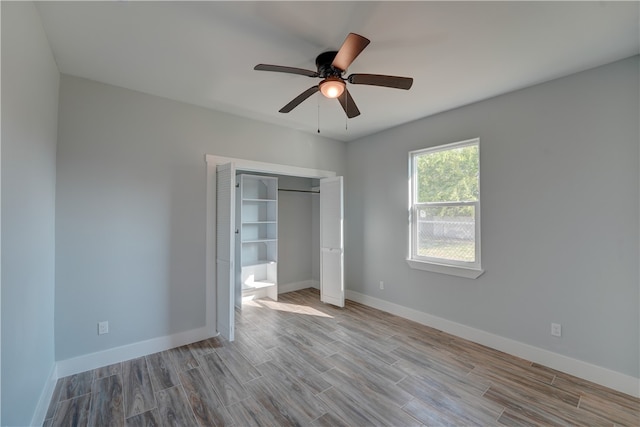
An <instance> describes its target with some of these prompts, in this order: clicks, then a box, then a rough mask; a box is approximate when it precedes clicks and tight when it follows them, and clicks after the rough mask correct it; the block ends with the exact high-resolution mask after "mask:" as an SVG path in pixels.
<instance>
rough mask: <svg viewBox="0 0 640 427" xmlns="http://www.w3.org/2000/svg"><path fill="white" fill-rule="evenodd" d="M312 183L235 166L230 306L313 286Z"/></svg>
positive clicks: (316, 272)
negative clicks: (246, 170) (233, 252)
mask: <svg viewBox="0 0 640 427" xmlns="http://www.w3.org/2000/svg"><path fill="white" fill-rule="evenodd" d="M318 186H319V180H318V179H311V178H301V177H291V176H282V175H266V174H259V175H258V174H254V173H246V172H245V171H236V212H235V217H236V219H235V224H236V230H235V233H236V242H235V252H236V255H235V265H236V274H235V287H234V290H235V297H234V299H235V302H234V304H235V306H236V307H239V308H242V301H247V300H252V299H257V298H263V297H268V298H271V299H272V300H274V301H277V299H278V294H281V293H285V292H291V291H294V290H298V289H304V288H308V287H316V288H319V286H320V241H319V239H320V223H319V214H320V213H319V208H320V202H319V194H320V191H319V188H318Z"/></svg>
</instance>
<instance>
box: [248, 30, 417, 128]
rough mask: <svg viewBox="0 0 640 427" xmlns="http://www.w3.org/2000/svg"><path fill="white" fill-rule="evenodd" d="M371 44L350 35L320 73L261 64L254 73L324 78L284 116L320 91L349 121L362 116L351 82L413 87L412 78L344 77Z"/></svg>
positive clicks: (323, 57)
mask: <svg viewBox="0 0 640 427" xmlns="http://www.w3.org/2000/svg"><path fill="white" fill-rule="evenodd" d="M368 44H369V39H367V38H365V37H362V36H361V35H358V34H355V33H349V35H348V36H347V38H346V39H345V40H344V43H342V46H341V47H340V49H339V50H338V51H329V52H324V53H321V54H320V55H318V57H317V58H316V66H317V68H318V70H317V71H311V70H305V69H303V68H295V67H286V66H282V65H269V64H258V65H256V66H255V67H254V68H253V69H254V70H258V71H275V72H279V73H289V74H300V75H302V76H307V77H314V78H315V77H317V78H321V79H322V81H321V82H320V83H319V84H317V85H315V86H312V87H310V88H309V89H307V90H305V91H304V92H302V93H301V94H300V95H298V96H296V97H295V98H294V99H293V100H292V101H291V102H289V103H288V104H287V105H285V106H284V107H282V108H281V109H280V110H279V111H280V112H281V113H288V112H290V111H291V110H293V109H294V108H296V107H297V106H298V105H300V104H301V103H302V101H304V100H305V99H307V98H309V97H310V96H311V95H313V94H314V93H316V92H318V91H320V92H321V93H322V94H323V95H324V96H326V97H327V98H337V99H338V101H339V102H340V105H342V108H343V109H344V112H345V113H346V114H347V117H348V118H350V119H351V118H353V117H356V116H359V115H360V110H358V107H357V106H356V103H355V102H354V101H353V98H352V97H351V94H350V93H349V90H348V89H347V87H346V86H347V82H348V83H351V84H354V85H370V86H382V87H390V88H394V89H405V90H408V89H409V88H411V85H412V84H413V79H412V78H411V77H399V76H385V75H382V74H360V73H355V74H351V75H349V76H348V77H346V78H345V77H343V75H344V74H345V72H346V70H347V68H349V65H351V63H352V62H353V61H354V59H356V57H357V56H358V55H359V54H360V53H361V52H362V51H363V50H364V48H365V47H367V45H368Z"/></svg>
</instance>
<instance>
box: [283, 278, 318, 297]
mask: <svg viewBox="0 0 640 427" xmlns="http://www.w3.org/2000/svg"><path fill="white" fill-rule="evenodd" d="M307 288H316V289H320V282H319V281H317V280H303V281H302V282H292V283H285V284H284V285H281V284H279V283H278V293H279V294H284V293H287V292H293V291H299V290H301V289H307Z"/></svg>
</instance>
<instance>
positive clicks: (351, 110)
mask: <svg viewBox="0 0 640 427" xmlns="http://www.w3.org/2000/svg"><path fill="white" fill-rule="evenodd" d="M338 101H340V105H342V109H343V110H344V112H345V113H346V114H347V117H349V118H350V119H352V118H354V117H357V116H359V115H360V110H358V106H357V105H356V103H355V102H354V101H353V98H352V97H351V94H350V93H349V91H348V90H347V89H345V90H344V92H342V95H340V96H339V97H338Z"/></svg>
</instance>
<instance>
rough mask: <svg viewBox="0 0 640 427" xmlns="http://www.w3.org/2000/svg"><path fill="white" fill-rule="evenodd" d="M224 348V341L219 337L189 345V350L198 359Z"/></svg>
mask: <svg viewBox="0 0 640 427" xmlns="http://www.w3.org/2000/svg"><path fill="white" fill-rule="evenodd" d="M222 346H223V344H222V341H221V340H220V338H218V337H212V338H207V339H206V340H202V341H198V342H194V343H192V344H189V345H188V347H189V350H191V352H192V353H193V355H194V356H196V357H197V356H202V355H204V354H207V353H211V352H212V351H215V349H216V348H221V347H222Z"/></svg>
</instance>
